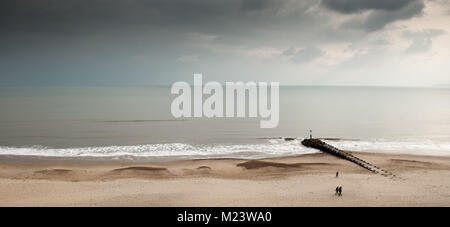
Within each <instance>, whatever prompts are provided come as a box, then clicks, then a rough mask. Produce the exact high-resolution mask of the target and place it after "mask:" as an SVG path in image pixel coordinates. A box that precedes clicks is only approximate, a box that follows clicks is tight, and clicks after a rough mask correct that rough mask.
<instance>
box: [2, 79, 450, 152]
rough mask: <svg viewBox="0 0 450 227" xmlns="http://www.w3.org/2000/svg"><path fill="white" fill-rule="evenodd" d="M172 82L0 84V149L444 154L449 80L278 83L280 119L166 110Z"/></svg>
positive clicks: (449, 123)
mask: <svg viewBox="0 0 450 227" xmlns="http://www.w3.org/2000/svg"><path fill="white" fill-rule="evenodd" d="M175 97H176V96H175V95H172V94H171V93H170V87H20V88H11V87H3V88H0V154H17V155H43V156H77V157H78V156H99V157H105V156H107V157H110V156H111V157H116V156H122V157H127V156H133V157H139V156H142V157H156V156H158V157H248V158H257V157H270V156H282V155H293V154H304V153H312V152H315V151H314V150H310V149H307V148H304V147H302V146H301V145H300V142H299V141H289V142H287V141H284V140H283V139H279V138H280V137H298V138H304V137H307V136H308V131H309V129H312V130H313V135H314V136H315V137H324V138H339V140H330V141H329V142H330V143H332V144H334V145H336V146H338V147H340V148H343V149H350V150H355V151H372V152H388V153H410V154H430V155H450V89H439V88H379V87H307V86H296V87H281V89H280V121H279V126H278V127H277V128H274V129H261V128H260V127H259V122H260V119H259V118H213V119H207V118H181V119H176V118H174V117H172V115H171V112H170V105H171V102H172V100H173V99H174V98H175Z"/></svg>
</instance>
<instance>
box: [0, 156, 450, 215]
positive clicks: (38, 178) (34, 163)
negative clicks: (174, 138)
mask: <svg viewBox="0 0 450 227" xmlns="http://www.w3.org/2000/svg"><path fill="white" fill-rule="evenodd" d="M354 154H355V155H356V156H358V157H359V158H362V159H364V160H365V161H368V162H370V163H373V164H375V165H377V166H379V167H381V168H383V169H385V170H388V171H390V172H392V173H394V174H395V175H396V176H397V177H395V178H390V177H384V176H381V175H379V174H374V173H372V172H369V171H367V170H366V169H363V168H361V167H360V166H358V165H355V164H354V163H351V162H349V161H346V160H342V159H339V158H336V157H334V156H331V155H329V154H324V153H318V154H310V155H301V156H293V157H281V158H269V159H259V160H246V159H201V160H178V161H165V162H161V161H159V162H152V161H148V160H146V161H123V160H115V161H113V160H107V161H105V160H78V159H75V160H63V159H57V158H42V157H24V156H0V206H450V180H449V179H450V157H436V156H414V155H392V154H375V153H354ZM336 171H339V177H337V178H336V177H335V173H336ZM338 185H340V186H342V188H343V195H342V196H341V197H338V196H335V194H334V192H335V188H336V186H338Z"/></svg>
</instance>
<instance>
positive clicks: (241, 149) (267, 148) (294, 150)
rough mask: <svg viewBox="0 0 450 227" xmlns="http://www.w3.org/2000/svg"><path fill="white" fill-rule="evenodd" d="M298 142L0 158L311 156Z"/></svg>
mask: <svg viewBox="0 0 450 227" xmlns="http://www.w3.org/2000/svg"><path fill="white" fill-rule="evenodd" d="M315 152H317V151H315V150H313V149H310V148H306V147H304V146H302V145H301V144H300V141H298V140H295V141H289V142H285V141H283V140H281V139H279V140H268V141H267V143H263V144H233V145H228V144H215V145H190V144H183V143H167V144H147V145H135V146H105V147H78V148H49V147H42V146H33V147H0V155H33V156H48V157H114V156H137V157H165V156H169V157H170V156H214V157H217V156H223V157H243V156H244V157H248V158H260V157H271V156H286V155H296V154H308V153H315Z"/></svg>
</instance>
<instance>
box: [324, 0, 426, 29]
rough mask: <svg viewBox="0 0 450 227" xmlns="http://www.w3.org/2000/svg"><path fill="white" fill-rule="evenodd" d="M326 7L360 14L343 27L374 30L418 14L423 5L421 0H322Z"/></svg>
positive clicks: (345, 12)
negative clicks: (364, 13) (363, 13)
mask: <svg viewBox="0 0 450 227" xmlns="http://www.w3.org/2000/svg"><path fill="white" fill-rule="evenodd" d="M322 4H323V5H325V6H326V7H327V8H329V9H331V10H334V11H337V12H340V13H343V14H360V13H362V12H366V11H367V12H368V14H367V15H358V16H357V17H356V18H352V19H350V20H349V21H347V22H346V23H344V27H349V28H357V29H363V30H366V31H376V30H380V29H383V28H384V27H385V26H386V25H387V24H389V23H392V22H395V21H398V20H406V19H410V18H413V17H415V16H420V15H421V14H422V11H423V9H424V7H425V4H424V2H423V0H398V1H390V0H380V1H371V0H323V1H322Z"/></svg>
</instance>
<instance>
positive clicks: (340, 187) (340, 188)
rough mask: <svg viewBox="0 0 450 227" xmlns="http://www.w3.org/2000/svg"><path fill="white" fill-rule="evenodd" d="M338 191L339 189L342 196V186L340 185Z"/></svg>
mask: <svg viewBox="0 0 450 227" xmlns="http://www.w3.org/2000/svg"><path fill="white" fill-rule="evenodd" d="M338 191H339V196H342V186H339V189H338Z"/></svg>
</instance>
